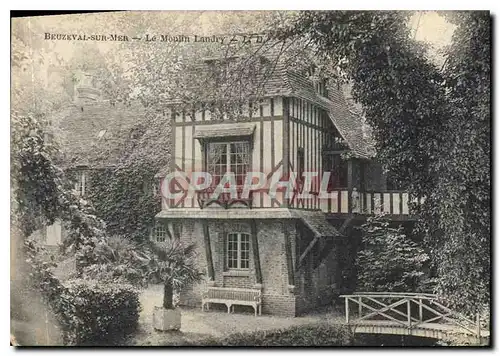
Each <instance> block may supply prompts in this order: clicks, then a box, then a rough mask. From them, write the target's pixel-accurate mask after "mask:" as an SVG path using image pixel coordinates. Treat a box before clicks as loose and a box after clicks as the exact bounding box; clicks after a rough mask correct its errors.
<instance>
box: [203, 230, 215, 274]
mask: <svg viewBox="0 0 500 356" xmlns="http://www.w3.org/2000/svg"><path fill="white" fill-rule="evenodd" d="M202 224H203V238H204V242H205V254H206V255H207V268H208V279H209V280H211V281H215V272H214V262H213V259H212V249H211V247H210V232H209V229H208V222H207V221H206V220H204V221H203V222H202Z"/></svg>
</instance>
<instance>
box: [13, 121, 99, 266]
mask: <svg viewBox="0 0 500 356" xmlns="http://www.w3.org/2000/svg"><path fill="white" fill-rule="evenodd" d="M45 133H46V122H45V121H44V120H43V118H42V117H35V116H34V115H17V114H15V113H14V115H13V117H12V148H11V150H12V151H11V162H12V169H11V181H12V182H13V185H14V187H15V189H14V191H13V201H14V203H13V204H14V205H15V210H14V214H16V219H17V221H18V223H19V226H20V229H21V234H22V235H23V237H28V236H29V235H30V234H31V233H33V232H34V231H35V230H37V229H39V228H40V227H42V226H45V225H50V224H52V223H53V222H54V220H55V219H56V218H59V219H61V220H62V221H63V222H64V223H65V226H66V227H67V229H68V231H69V233H68V238H67V239H66V241H65V243H66V244H68V245H71V246H72V247H73V248H74V251H76V253H77V258H78V260H79V261H80V264H85V263H88V264H91V263H94V262H95V261H96V257H95V256H94V255H93V248H94V246H95V245H96V243H97V241H98V240H99V238H102V231H103V227H104V225H103V223H102V221H101V220H100V219H98V218H97V217H96V216H95V215H94V214H93V209H92V207H91V206H90V205H89V204H88V203H87V202H86V201H84V200H82V199H80V198H79V197H78V196H77V195H76V192H75V191H74V190H73V189H72V188H71V185H70V183H69V182H68V180H67V178H66V177H65V174H64V172H63V171H62V170H61V169H60V168H59V167H58V166H57V165H56V163H55V159H54V157H57V155H58V152H59V151H58V148H57V145H56V144H55V143H54V141H53V140H49V139H48V137H47V135H46V134H45Z"/></svg>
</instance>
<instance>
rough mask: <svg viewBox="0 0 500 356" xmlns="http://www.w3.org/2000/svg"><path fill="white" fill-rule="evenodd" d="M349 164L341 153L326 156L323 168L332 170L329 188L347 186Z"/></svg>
mask: <svg viewBox="0 0 500 356" xmlns="http://www.w3.org/2000/svg"><path fill="white" fill-rule="evenodd" d="M347 166H348V164H347V161H346V160H344V159H343V158H342V156H341V155H340V154H330V155H326V156H325V161H324V166H323V170H324V171H325V172H330V173H331V175H330V181H329V182H328V189H343V188H347V178H348V168H347Z"/></svg>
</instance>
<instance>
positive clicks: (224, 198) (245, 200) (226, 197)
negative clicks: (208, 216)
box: [196, 186, 253, 209]
mask: <svg viewBox="0 0 500 356" xmlns="http://www.w3.org/2000/svg"><path fill="white" fill-rule="evenodd" d="M214 191H215V187H210V188H206V189H203V190H197V191H196V199H197V201H198V205H199V207H200V209H204V208H207V207H210V206H219V207H222V208H224V209H229V208H232V207H234V208H236V207H240V208H241V207H243V208H248V209H252V201H253V194H252V191H250V192H249V194H248V197H243V187H240V186H238V187H237V188H236V193H237V197H236V198H235V197H231V193H220V194H218V196H217V198H212V194H213V193H214Z"/></svg>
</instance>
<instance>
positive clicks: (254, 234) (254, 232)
mask: <svg viewBox="0 0 500 356" xmlns="http://www.w3.org/2000/svg"><path fill="white" fill-rule="evenodd" d="M250 225H251V230H252V233H251V239H252V250H253V264H254V268H255V280H256V282H257V283H258V284H262V271H261V269H260V255H259V242H258V238H257V222H256V221H255V219H252V221H251V222H250Z"/></svg>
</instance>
